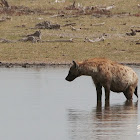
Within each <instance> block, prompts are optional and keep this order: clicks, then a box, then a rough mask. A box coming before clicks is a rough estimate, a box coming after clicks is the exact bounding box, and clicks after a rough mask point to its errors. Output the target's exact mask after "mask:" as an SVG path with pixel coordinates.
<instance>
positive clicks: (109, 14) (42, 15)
mask: <svg viewBox="0 0 140 140" xmlns="http://www.w3.org/2000/svg"><path fill="white" fill-rule="evenodd" d="M7 1H8V3H9V5H10V7H8V8H7V7H4V6H3V7H2V5H0V61H1V62H9V63H57V64H58V63H69V62H71V61H72V60H74V59H76V60H83V59H86V58H90V57H108V58H111V59H113V60H116V61H119V62H136V63H140V33H139V32H136V35H134V36H131V35H130V36H128V35H126V33H127V32H128V33H129V32H131V29H133V30H140V7H138V4H140V2H139V0H133V3H132V1H131V0H127V1H124V0H117V1H115V0H104V1H102V0H94V1H93V0H88V1H85V0H76V3H75V5H74V7H71V6H73V0H66V2H60V3H55V0H24V1H17V0H7ZM60 1H61V0H60ZM112 5H113V6H114V7H113V8H112V9H109V10H106V9H105V8H107V7H108V6H112ZM44 21H50V22H51V23H55V24H59V25H60V29H36V28H35V25H36V24H38V23H41V22H44ZM69 24H70V25H69ZM37 30H40V31H41V34H42V37H41V41H39V42H36V43H33V42H21V41H19V40H20V39H21V38H23V37H25V36H26V35H28V34H32V33H34V32H35V31H37ZM101 36H104V38H105V40H104V41H97V42H90V41H85V38H88V39H89V40H92V41H93V40H95V39H96V38H98V37H101ZM71 38H72V39H73V41H72V42H69V41H68V42H67V40H70V39H71ZM2 39H6V40H10V41H11V42H9V43H4V42H2V41H1V40H2ZM62 40H64V41H62ZM65 40H66V41H65Z"/></svg>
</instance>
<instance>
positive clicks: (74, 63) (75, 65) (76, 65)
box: [73, 61, 78, 69]
mask: <svg viewBox="0 0 140 140" xmlns="http://www.w3.org/2000/svg"><path fill="white" fill-rule="evenodd" d="M73 65H74V68H76V69H78V64H77V63H76V62H75V61H73Z"/></svg>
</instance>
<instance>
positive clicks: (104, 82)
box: [66, 58, 138, 101]
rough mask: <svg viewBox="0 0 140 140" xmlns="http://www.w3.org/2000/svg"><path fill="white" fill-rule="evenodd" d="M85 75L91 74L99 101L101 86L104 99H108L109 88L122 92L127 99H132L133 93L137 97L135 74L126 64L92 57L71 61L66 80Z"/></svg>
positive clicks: (136, 78)
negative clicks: (103, 90) (80, 60)
mask: <svg viewBox="0 0 140 140" xmlns="http://www.w3.org/2000/svg"><path fill="white" fill-rule="evenodd" d="M81 75H87V76H91V77H92V79H93V82H94V84H95V86H96V92H97V101H101V97H102V87H104V89H105V100H106V101H109V97H110V90H111V91H113V92H123V93H124V95H125V97H126V99H127V100H132V96H133V93H134V94H135V95H136V96H137V97H138V94H137V84H138V76H137V74H136V73H135V72H134V71H133V70H132V69H131V68H130V67H128V66H124V65H122V64H119V63H117V62H114V61H111V60H109V59H105V58H93V59H88V60H85V61H82V62H77V63H76V62H75V61H73V65H72V66H71V68H70V70H69V73H68V76H67V77H66V80H67V81H73V80H74V79H75V78H77V77H79V76H81Z"/></svg>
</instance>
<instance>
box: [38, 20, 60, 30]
mask: <svg viewBox="0 0 140 140" xmlns="http://www.w3.org/2000/svg"><path fill="white" fill-rule="evenodd" d="M35 28H38V29H60V25H59V24H52V23H51V22H49V21H43V22H41V23H38V24H36V25H35Z"/></svg>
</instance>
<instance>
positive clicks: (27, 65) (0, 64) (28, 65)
mask: <svg viewBox="0 0 140 140" xmlns="http://www.w3.org/2000/svg"><path fill="white" fill-rule="evenodd" d="M120 64H123V65H128V66H140V63H136V62H128V63H127V62H120ZM70 65H71V63H61V62H60V63H51V62H50V63H27V62H26V63H11V62H0V68H3V67H4V68H13V67H21V68H32V67H48V66H70Z"/></svg>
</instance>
